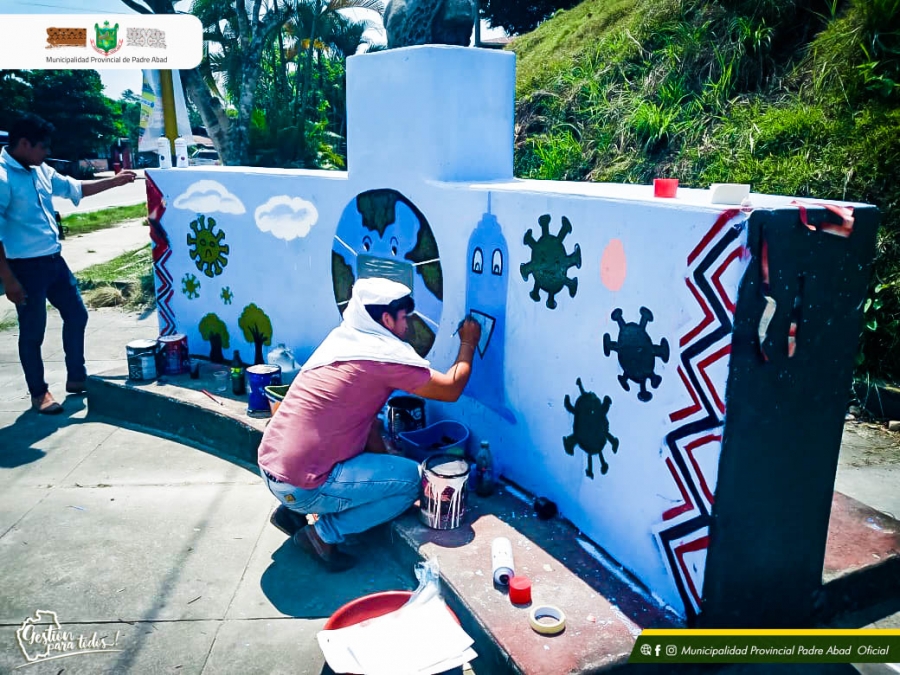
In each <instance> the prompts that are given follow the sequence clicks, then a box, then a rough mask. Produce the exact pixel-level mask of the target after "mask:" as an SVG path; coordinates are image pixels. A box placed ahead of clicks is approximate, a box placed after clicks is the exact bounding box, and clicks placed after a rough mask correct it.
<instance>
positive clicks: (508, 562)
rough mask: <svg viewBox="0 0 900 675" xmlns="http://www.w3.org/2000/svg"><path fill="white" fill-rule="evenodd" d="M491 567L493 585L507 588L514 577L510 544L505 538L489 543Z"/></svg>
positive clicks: (498, 538)
mask: <svg viewBox="0 0 900 675" xmlns="http://www.w3.org/2000/svg"><path fill="white" fill-rule="evenodd" d="M491 567H492V569H493V576H494V583H495V584H499V585H501V586H508V585H509V580H510V579H512V578H513V577H514V576H516V571H515V564H514V563H513V552H512V543H510V541H509V539H507V538H506V537H497V538H496V539H494V541H493V542H492V543H491Z"/></svg>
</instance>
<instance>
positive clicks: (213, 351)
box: [209, 333, 225, 363]
mask: <svg viewBox="0 0 900 675" xmlns="http://www.w3.org/2000/svg"><path fill="white" fill-rule="evenodd" d="M209 344H210V350H209V360H210V361H212V362H213V363H225V355H224V354H222V336H221V335H219V334H218V333H213V334H212V335H210V336H209Z"/></svg>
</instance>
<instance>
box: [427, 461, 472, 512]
mask: <svg viewBox="0 0 900 675" xmlns="http://www.w3.org/2000/svg"><path fill="white" fill-rule="evenodd" d="M468 478H469V465H468V463H466V461H465V460H464V459H460V458H459V457H457V456H455V455H446V454H441V455H433V456H431V457H429V458H428V459H426V460H425V461H424V462H422V500H421V502H420V504H421V506H420V508H419V517H420V518H421V520H422V522H423V523H424V524H425V525H427V526H428V527H430V528H432V529H435V530H452V529H455V528H457V527H459V525H460V523H462V521H463V518H465V515H466V491H467V488H466V481H467V480H468Z"/></svg>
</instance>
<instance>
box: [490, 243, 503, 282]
mask: <svg viewBox="0 0 900 675" xmlns="http://www.w3.org/2000/svg"><path fill="white" fill-rule="evenodd" d="M491 258H492V260H491V274H496V275H497V276H498V277H499V276H501V275H502V274H503V252H502V251H501V250H500V249H499V248H495V249H494V255H493V256H491Z"/></svg>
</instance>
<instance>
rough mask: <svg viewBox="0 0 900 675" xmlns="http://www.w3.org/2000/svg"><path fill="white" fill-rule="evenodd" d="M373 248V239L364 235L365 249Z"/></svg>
mask: <svg viewBox="0 0 900 675" xmlns="http://www.w3.org/2000/svg"><path fill="white" fill-rule="evenodd" d="M371 248H372V240H371V239H369V238H368V237H363V250H364V251H369V250H371Z"/></svg>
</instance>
